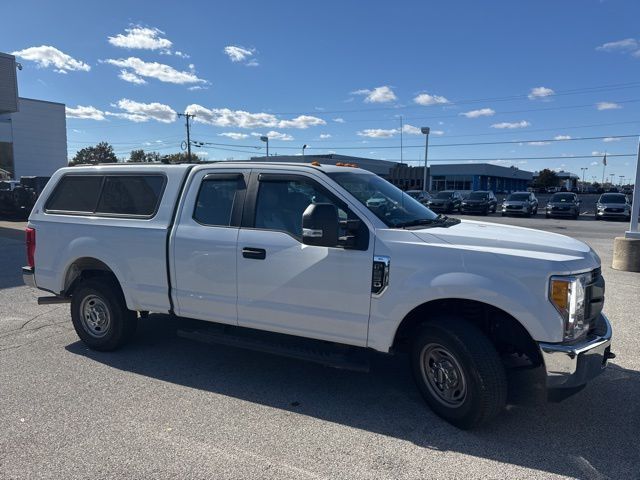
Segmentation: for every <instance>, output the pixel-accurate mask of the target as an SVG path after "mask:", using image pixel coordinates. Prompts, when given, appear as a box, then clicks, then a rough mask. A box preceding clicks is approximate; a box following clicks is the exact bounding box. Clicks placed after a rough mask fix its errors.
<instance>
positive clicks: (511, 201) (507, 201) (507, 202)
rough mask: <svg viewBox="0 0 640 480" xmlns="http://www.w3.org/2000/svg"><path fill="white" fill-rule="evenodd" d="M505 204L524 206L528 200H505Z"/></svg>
mask: <svg viewBox="0 0 640 480" xmlns="http://www.w3.org/2000/svg"><path fill="white" fill-rule="evenodd" d="M502 204H503V205H517V206H520V207H521V206H523V205H526V204H527V202H525V201H524V200H505V201H504V202H502Z"/></svg>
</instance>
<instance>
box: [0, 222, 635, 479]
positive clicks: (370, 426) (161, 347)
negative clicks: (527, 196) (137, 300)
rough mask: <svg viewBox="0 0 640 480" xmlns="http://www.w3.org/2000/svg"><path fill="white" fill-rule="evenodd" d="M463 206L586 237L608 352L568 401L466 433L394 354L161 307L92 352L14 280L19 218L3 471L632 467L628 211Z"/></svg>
mask: <svg viewBox="0 0 640 480" xmlns="http://www.w3.org/2000/svg"><path fill="white" fill-rule="evenodd" d="M473 218H476V219H477V218H479V219H482V220H487V221H491V222H498V223H508V224H513V225H520V226H526V227H531V228H540V229H544V230H548V231H552V232H557V233H563V234H566V235H570V236H573V237H575V238H578V239H580V240H584V241H586V242H588V243H589V244H590V245H591V246H592V247H593V248H594V249H595V250H596V251H597V252H598V253H599V255H600V257H601V258H602V266H603V268H602V269H603V274H604V276H605V278H606V281H607V296H606V302H605V313H606V314H607V315H608V316H609V318H610V319H611V321H612V323H613V326H614V335H615V337H614V346H613V351H614V352H615V353H616V354H617V358H616V359H615V360H613V361H612V362H611V364H610V367H609V368H608V369H607V370H606V371H605V372H604V373H603V374H602V375H601V376H600V377H598V378H597V379H596V380H594V381H593V382H592V383H591V384H590V385H589V386H588V387H587V388H586V389H585V390H583V391H581V392H580V393H578V394H577V395H575V396H573V397H571V398H569V399H567V400H565V401H564V402H561V403H550V404H543V405H527V406H522V405H520V406H509V407H508V408H507V410H506V411H505V412H504V413H503V415H501V416H500V417H499V418H498V419H497V420H496V421H494V422H493V423H491V424H490V425H487V426H485V427H483V428H481V429H479V430H475V431H471V432H462V431H459V430H457V429H455V428H454V427H451V426H450V425H449V424H447V423H445V422H444V421H442V420H440V419H439V418H438V417H436V416H435V415H434V414H432V413H431V411H430V410H429V408H428V407H427V406H426V405H425V404H424V403H423V401H422V399H421V397H420V396H419V394H418V392H417V390H416V389H415V387H414V385H413V382H412V379H411V376H410V372H409V369H408V365H407V362H406V360H405V359H404V358H386V357H384V356H380V357H376V358H375V359H374V361H373V368H372V372H371V373H369V374H364V373H354V372H347V371H340V370H334V369H330V368H325V367H322V366H318V365H314V364H307V363H304V362H299V361H293V360H288V359H284V358H279V357H274V356H269V355H266V354H261V353H254V352H248V351H243V350H236V349H232V348H226V347H211V346H206V345H201V344H196V343H192V342H189V341H187V340H183V339H179V338H176V336H175V330H176V327H177V325H178V323H179V320H176V319H173V318H170V317H168V316H165V315H152V316H150V317H149V318H148V319H146V320H144V321H143V322H142V323H141V326H140V329H139V332H138V335H137V338H136V340H135V342H134V343H133V344H131V345H129V346H127V347H126V348H124V349H123V350H121V351H118V352H114V353H99V352H93V351H90V350H88V349H87V348H86V347H84V346H83V344H81V343H80V342H79V341H78V339H77V337H76V334H75V332H74V331H73V328H72V326H71V321H70V317H69V312H68V305H46V306H38V305H37V304H36V297H37V296H38V293H37V292H36V291H34V290H31V289H29V288H27V287H25V286H22V280H21V276H20V267H21V266H22V264H23V258H24V246H23V242H22V233H21V232H20V231H19V230H17V229H16V227H20V224H15V223H13V224H12V223H11V222H6V223H0V478H3V479H4V478H34V479H36V478H37V479H47V478H51V479H61V478H114V477H117V478H238V479H246V478H273V479H282V478H303V479H307V478H312V479H318V478H349V479H360V478H363V479H364V478H393V479H399V478H407V479H423V478H514V479H516V478H541V479H542V478H543V479H548V478H567V477H569V478H585V479H601V478H613V479H617V478H624V479H634V478H635V479H640V402H639V401H638V400H639V399H640V352H639V349H638V337H639V335H640V327H639V323H640V315H639V313H638V312H640V298H639V295H638V293H639V292H640V274H635V273H627V272H618V271H615V270H612V269H611V268H610V265H611V260H612V244H613V238H614V237H615V236H618V235H621V234H622V233H623V232H624V230H625V229H626V228H627V224H626V223H622V222H595V221H594V220H593V219H592V217H586V216H583V217H581V218H580V219H579V220H577V221H575V220H555V219H551V220H546V219H544V216H543V215H538V216H537V217H536V218H530V219H529V218H503V217H500V216H499V215H491V216H489V217H473Z"/></svg>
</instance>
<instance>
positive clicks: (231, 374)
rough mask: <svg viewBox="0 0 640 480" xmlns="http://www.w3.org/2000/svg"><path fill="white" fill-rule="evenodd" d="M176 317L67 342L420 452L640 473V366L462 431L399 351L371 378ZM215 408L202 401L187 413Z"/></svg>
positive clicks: (378, 363)
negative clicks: (119, 341)
mask: <svg viewBox="0 0 640 480" xmlns="http://www.w3.org/2000/svg"><path fill="white" fill-rule="evenodd" d="M181 321H183V320H180V319H176V318H172V317H170V316H167V315H151V316H150V317H149V318H148V319H145V320H144V321H141V323H140V328H139V331H138V335H137V337H136V340H135V341H134V342H133V343H132V344H131V345H129V346H127V347H126V348H124V349H122V350H120V351H117V352H112V353H101V352H94V351H91V350H89V349H88V348H87V347H86V346H84V345H83V344H82V343H80V342H76V343H73V344H70V345H68V346H67V347H66V348H67V350H68V351H69V352H71V353H73V354H76V355H82V356H84V357H87V358H90V359H92V360H94V361H96V362H99V363H101V364H104V365H107V366H110V367H112V368H116V369H119V370H122V371H128V372H133V373H136V374H138V375H143V376H146V377H150V378H153V379H157V380H161V381H163V382H171V383H174V384H177V385H182V386H186V387H189V388H194V389H200V390H203V391H210V392H215V393H217V394H221V395H226V396H230V397H235V398H238V399H241V400H244V401H248V402H253V403H257V404H262V405H266V406H269V407H275V408H278V409H282V410H287V411H292V412H295V413H298V414H300V415H307V416H310V417H314V418H317V419H322V420H326V421H329V422H334V423H337V424H342V425H346V426H348V427H353V428H358V429H363V430H366V431H369V432H375V433H377V434H381V435H385V436H390V437H394V438H398V439H401V440H405V441H409V442H412V443H413V444H415V445H416V446H419V447H422V448H424V449H425V451H424V454H425V455H428V454H429V450H435V451H452V452H460V453H463V454H465V455H471V456H475V457H479V458H483V459H490V460H494V461H497V462H504V463H509V464H514V465H519V466H522V467H527V468H532V469H536V470H539V471H544V472H550V473H554V474H559V475H566V476H570V477H576V478H586V479H592V478H607V477H610V478H627V479H631V478H640V402H638V399H639V398H640V372H637V371H633V370H627V369H624V368H621V367H619V366H617V365H615V364H611V365H610V366H609V368H608V369H607V370H606V371H605V372H604V373H603V374H602V375H601V376H600V377H599V378H597V379H595V380H594V381H593V382H592V383H591V384H589V385H588V386H587V388H586V389H585V390H583V391H581V392H579V393H578V394H576V395H574V396H573V397H570V398H569V399H567V400H565V401H563V402H561V403H548V404H542V405H530V406H508V407H507V409H506V411H505V412H503V414H502V415H501V416H500V417H498V418H497V419H496V420H494V421H493V422H492V423H490V424H489V425H486V426H484V427H482V428H480V429H477V430H474V431H469V432H464V431H460V430H458V429H456V428H454V427H452V426H451V425H449V424H448V423H446V422H444V421H443V420H441V419H440V418H438V417H437V416H436V415H435V414H433V413H432V412H431V410H430V409H429V408H428V407H427V406H426V404H425V403H424V402H423V400H422V398H421V397H420V395H419V394H418V392H417V390H416V388H415V386H414V384H413V380H412V378H411V374H410V371H409V368H408V362H407V359H406V358H404V357H401V356H398V357H387V356H384V355H376V356H374V357H373V359H372V371H371V373H369V374H365V373H356V372H349V371H342V370H335V369H331V368H325V367H322V366H319V365H315V364H309V363H305V362H301V361H296V360H290V359H286V358H281V357H277V356H272V355H267V354H263V353H258V352H252V351H247V350H240V349H234V348H229V347H223V346H215V347H214V346H209V345H204V344H199V343H195V342H191V341H188V340H184V339H180V338H178V337H176V335H175V332H176V329H177V328H178V326H179V325H180V322H181ZM211 408H214V409H215V408H216V406H215V404H213V403H211V404H205V405H199V406H198V411H197V412H196V411H194V412H193V415H206V414H207V409H211ZM181 414H184V412H181ZM496 474H497V476H498V477H499V476H500V474H499V473H498V471H496Z"/></svg>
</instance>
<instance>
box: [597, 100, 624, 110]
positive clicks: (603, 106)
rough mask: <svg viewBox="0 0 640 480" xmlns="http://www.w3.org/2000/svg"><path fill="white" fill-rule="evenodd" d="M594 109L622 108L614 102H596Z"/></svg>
mask: <svg viewBox="0 0 640 480" xmlns="http://www.w3.org/2000/svg"><path fill="white" fill-rule="evenodd" d="M596 108H597V109H598V110H616V109H618V108H622V105H619V104H617V103H614V102H598V103H596Z"/></svg>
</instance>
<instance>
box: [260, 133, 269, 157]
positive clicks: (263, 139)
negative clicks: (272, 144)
mask: <svg viewBox="0 0 640 480" xmlns="http://www.w3.org/2000/svg"><path fill="white" fill-rule="evenodd" d="M260 140H262V141H263V142H265V143H266V144H267V158H268V157H269V137H267V136H266V135H263V136H262V137H260Z"/></svg>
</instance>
